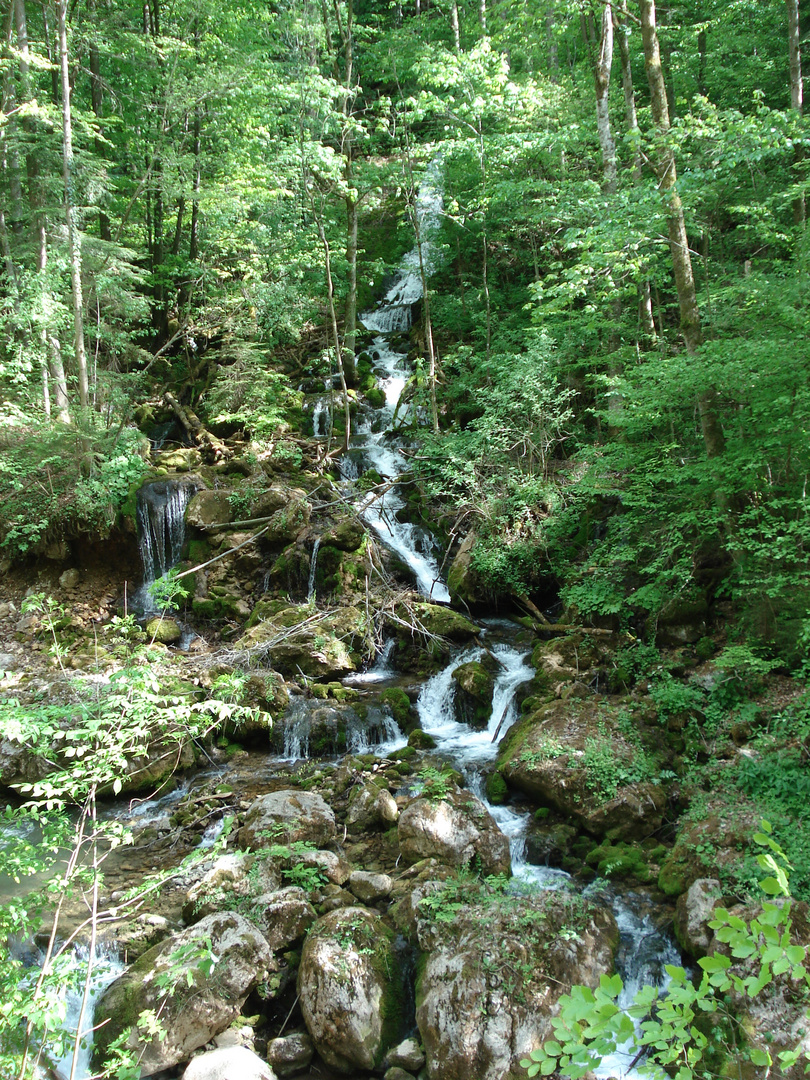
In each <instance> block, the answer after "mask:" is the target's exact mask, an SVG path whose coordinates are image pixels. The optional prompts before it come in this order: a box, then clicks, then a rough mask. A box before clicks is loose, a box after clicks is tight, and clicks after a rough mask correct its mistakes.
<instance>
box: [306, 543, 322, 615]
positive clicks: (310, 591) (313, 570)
mask: <svg viewBox="0 0 810 1080" xmlns="http://www.w3.org/2000/svg"><path fill="white" fill-rule="evenodd" d="M320 546H321V538H320V536H316V537H315V543H314V544H313V545H312V554H311V555H310V557H309V581H308V582H307V600H313V599H314V598H315V575H316V574H317V572H318V549H319V548H320Z"/></svg>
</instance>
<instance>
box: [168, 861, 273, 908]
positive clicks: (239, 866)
mask: <svg viewBox="0 0 810 1080" xmlns="http://www.w3.org/2000/svg"><path fill="white" fill-rule="evenodd" d="M280 887H281V874H280V873H279V870H278V867H277V866H276V865H275V864H274V863H272V862H271V861H270V860H269V859H262V858H257V856H255V855H253V854H248V853H246V852H242V851H230V852H228V853H227V854H225V855H220V856H219V858H218V859H216V860H215V861H214V864H213V866H211V867H210V868H209V869H208V870H207V871H206V872H205V874H204V875H203V876H202V877H201V878H200V880H199V881H197V882H195V883H194V884H193V885H192V886H191V888H190V889H189V890H188V892H187V893H186V899H185V903H184V904H183V918H184V920H185V921H186V922H187V923H192V922H198V921H199V920H200V919H203V918H205V917H206V915H212V914H213V913H214V912H215V911H222V910H223V908H229V907H233V906H234V905H235V904H236V903H238V902H240V901H244V903H245V904H246V905H248V906H250V905H251V904H252V903H253V901H254V900H255V899H256V897H257V896H259V895H262V894H266V893H272V892H274V891H275V890H276V889H279V888H280Z"/></svg>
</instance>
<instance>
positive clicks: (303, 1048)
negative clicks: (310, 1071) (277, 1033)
mask: <svg viewBox="0 0 810 1080" xmlns="http://www.w3.org/2000/svg"><path fill="white" fill-rule="evenodd" d="M314 1053H315V1047H314V1046H313V1045H312V1039H310V1037H309V1035H307V1033H306V1032H304V1031H299V1032H293V1033H292V1034H291V1035H285V1036H284V1037H283V1038H278V1039H271V1040H270V1042H269V1043H268V1044H267V1061H268V1064H269V1065H271V1066H272V1068H273V1071H274V1072H275V1074H276V1075H277V1076H294V1075H295V1074H296V1073H299V1072H303V1071H304V1069H306V1068H307V1067H308V1066H309V1063H310V1062H311V1061H312V1058H313V1055H314Z"/></svg>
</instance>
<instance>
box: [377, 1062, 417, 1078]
mask: <svg viewBox="0 0 810 1080" xmlns="http://www.w3.org/2000/svg"><path fill="white" fill-rule="evenodd" d="M383 1080H413V1074H412V1073H409V1072H406V1071H405V1069H400V1068H399V1066H398V1065H392V1066H391V1068H390V1069H386V1070H385V1073H384V1074H383Z"/></svg>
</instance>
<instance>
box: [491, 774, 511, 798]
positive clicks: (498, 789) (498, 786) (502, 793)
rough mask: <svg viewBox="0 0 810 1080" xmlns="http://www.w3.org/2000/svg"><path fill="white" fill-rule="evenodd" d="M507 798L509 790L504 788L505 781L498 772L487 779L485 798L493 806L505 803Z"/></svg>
mask: <svg viewBox="0 0 810 1080" xmlns="http://www.w3.org/2000/svg"><path fill="white" fill-rule="evenodd" d="M508 796H509V788H508V787H507V786H506V781H505V780H504V778H503V776H502V775H501V774H500V773H499V772H494V773H492V775H491V776H490V777H489V778H488V779H487V798H488V799H489V801H490V802H491V803H492V804H493V806H500V805H501V803H505V802H506V800H507V798H508Z"/></svg>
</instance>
